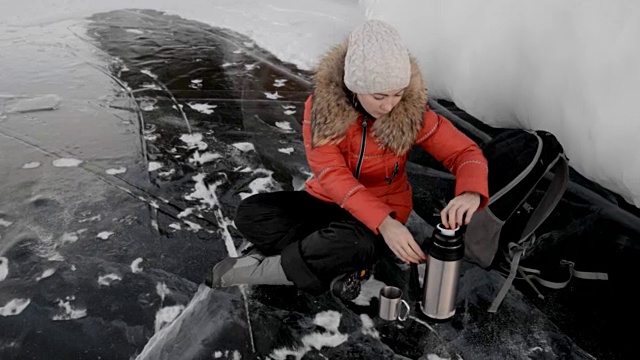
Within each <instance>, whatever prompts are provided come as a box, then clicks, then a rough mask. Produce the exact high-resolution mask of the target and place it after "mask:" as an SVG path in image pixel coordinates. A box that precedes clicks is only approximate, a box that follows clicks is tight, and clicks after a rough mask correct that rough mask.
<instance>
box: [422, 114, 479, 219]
mask: <svg viewBox="0 0 640 360" xmlns="http://www.w3.org/2000/svg"><path fill="white" fill-rule="evenodd" d="M417 143H418V144H419V145H420V146H422V148H424V149H425V150H426V151H427V152H428V153H430V154H431V155H432V156H433V157H434V158H435V159H436V160H438V161H440V162H442V164H444V166H446V167H447V169H449V171H450V172H451V173H452V174H453V175H455V177H456V188H455V196H458V195H460V194H462V193H464V192H476V193H478V194H480V197H481V199H480V207H479V209H482V208H484V207H485V206H487V203H488V201H489V184H488V177H487V176H488V169H489V168H488V166H487V159H486V158H485V157H484V155H483V154H482V150H480V148H479V147H478V145H477V144H476V143H475V142H474V141H473V140H471V139H470V138H469V137H467V136H466V135H465V134H464V133H462V132H461V131H460V130H458V129H456V127H455V126H453V124H452V123H451V122H450V121H449V120H448V119H446V118H445V117H443V116H440V115H438V114H436V113H435V112H433V111H432V110H431V109H429V108H427V110H426V111H425V113H424V125H423V127H422V130H421V131H420V134H418V138H417Z"/></svg>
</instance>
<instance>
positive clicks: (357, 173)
mask: <svg viewBox="0 0 640 360" xmlns="http://www.w3.org/2000/svg"><path fill="white" fill-rule="evenodd" d="M366 146H367V118H366V117H365V118H364V119H363V120H362V144H361V145H360V155H358V165H356V171H355V174H354V175H355V177H356V179H358V178H360V169H361V168H362V161H363V160H364V149H365V147H366Z"/></svg>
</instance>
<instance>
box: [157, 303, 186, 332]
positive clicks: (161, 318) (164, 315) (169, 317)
mask: <svg viewBox="0 0 640 360" xmlns="http://www.w3.org/2000/svg"><path fill="white" fill-rule="evenodd" d="M183 310H184V305H174V306H167V307H163V308H162V309H160V310H158V312H157V313H156V321H155V329H156V332H158V331H160V330H162V329H163V328H165V327H166V326H168V325H171V323H172V322H173V321H174V320H175V319H177V318H178V316H180V314H181V313H182V311H183Z"/></svg>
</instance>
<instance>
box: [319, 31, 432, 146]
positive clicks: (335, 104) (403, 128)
mask: <svg viewBox="0 0 640 360" xmlns="http://www.w3.org/2000/svg"><path fill="white" fill-rule="evenodd" d="M346 54H347V43H346V42H345V43H343V44H340V45H338V46H335V47H334V48H333V49H331V50H330V51H329V52H328V53H327V54H326V55H325V56H324V58H323V59H322V60H321V61H320V63H319V64H318V67H317V69H316V72H315V76H314V77H315V89H314V93H313V104H312V107H311V134H312V136H311V144H312V146H314V147H316V146H321V145H325V144H328V143H338V142H340V141H341V140H342V139H343V138H344V136H345V134H346V132H347V129H348V128H349V125H351V124H353V123H354V122H355V121H356V120H357V119H358V116H359V115H360V114H359V112H358V111H357V110H356V108H355V107H354V106H353V103H352V101H351V99H350V96H351V95H350V91H349V90H348V89H347V88H346V86H345V85H344V80H343V79H344V59H345V56H346ZM426 103H427V91H426V89H425V85H424V81H423V79H422V74H421V72H420V68H419V67H418V64H417V61H416V60H415V59H414V58H413V57H411V81H410V82H409V86H408V87H407V88H406V90H405V92H404V94H403V96H402V99H401V100H400V102H399V103H398V104H397V105H396V106H395V107H394V108H393V110H391V112H389V113H388V114H386V115H384V116H382V117H380V118H378V119H376V121H375V122H374V123H373V129H372V131H373V133H374V135H375V136H376V138H377V140H378V143H379V146H381V147H383V148H387V149H389V150H391V151H393V152H394V153H396V154H398V155H404V154H406V153H407V152H408V151H409V150H411V148H412V147H413V145H414V144H415V140H416V136H417V134H418V132H419V131H420V129H421V127H422V121H423V120H422V117H423V113H424V111H425V106H426Z"/></svg>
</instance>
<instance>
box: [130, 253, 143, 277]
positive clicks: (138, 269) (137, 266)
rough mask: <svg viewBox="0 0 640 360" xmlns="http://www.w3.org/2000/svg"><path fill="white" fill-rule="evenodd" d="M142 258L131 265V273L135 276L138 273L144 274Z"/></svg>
mask: <svg viewBox="0 0 640 360" xmlns="http://www.w3.org/2000/svg"><path fill="white" fill-rule="evenodd" d="M142 261H143V260H142V258H141V257H139V258H137V259H135V260H133V262H132V263H131V272H132V273H134V274H137V273H141V272H142V267H140V263H142Z"/></svg>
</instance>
